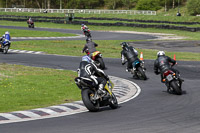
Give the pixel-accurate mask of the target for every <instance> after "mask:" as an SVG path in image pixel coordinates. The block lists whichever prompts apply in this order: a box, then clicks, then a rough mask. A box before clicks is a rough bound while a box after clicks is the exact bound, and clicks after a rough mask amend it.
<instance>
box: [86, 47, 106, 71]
mask: <svg viewBox="0 0 200 133" xmlns="http://www.w3.org/2000/svg"><path fill="white" fill-rule="evenodd" d="M85 52H86V54H87V55H89V54H90V53H89V52H88V49H87V50H86V51H85ZM91 59H92V60H93V61H94V64H95V65H96V66H97V67H98V68H100V69H102V70H104V69H105V63H104V61H103V57H102V54H101V52H100V51H95V52H93V53H92V56H91Z"/></svg>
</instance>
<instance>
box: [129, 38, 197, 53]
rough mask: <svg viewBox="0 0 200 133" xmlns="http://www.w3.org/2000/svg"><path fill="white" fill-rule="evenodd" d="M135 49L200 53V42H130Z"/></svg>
mask: <svg viewBox="0 0 200 133" xmlns="http://www.w3.org/2000/svg"><path fill="white" fill-rule="evenodd" d="M130 44H131V45H133V46H134V47H136V48H141V49H157V50H165V51H173V52H194V53H200V41H184V40H170V41H169V40H168V41H140V42H130Z"/></svg>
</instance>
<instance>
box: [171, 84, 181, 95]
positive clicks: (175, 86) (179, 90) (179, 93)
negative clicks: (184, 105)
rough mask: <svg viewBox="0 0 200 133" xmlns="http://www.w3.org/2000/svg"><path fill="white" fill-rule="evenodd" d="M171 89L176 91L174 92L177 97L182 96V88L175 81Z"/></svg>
mask: <svg viewBox="0 0 200 133" xmlns="http://www.w3.org/2000/svg"><path fill="white" fill-rule="evenodd" d="M170 87H171V88H172V89H173V90H174V92H175V93H176V94H177V95H182V90H181V88H180V87H179V86H178V84H177V82H176V81H175V80H173V81H171V82H170Z"/></svg>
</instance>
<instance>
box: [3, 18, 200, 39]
mask: <svg viewBox="0 0 200 133" xmlns="http://www.w3.org/2000/svg"><path fill="white" fill-rule="evenodd" d="M0 25H7V26H13V25H16V26H26V25H24V24H23V23H22V22H11V21H0ZM36 26H37V27H45V28H61V29H75V30H80V25H70V24H54V23H37V24H36ZM88 26H89V28H90V29H91V30H92V31H93V30H99V31H100V30H101V31H102V30H103V31H138V32H151V33H167V34H175V35H178V36H183V37H186V39H185V40H200V38H199V36H200V32H189V31H180V30H167V29H156V28H137V27H124V26H93V25H88Z"/></svg>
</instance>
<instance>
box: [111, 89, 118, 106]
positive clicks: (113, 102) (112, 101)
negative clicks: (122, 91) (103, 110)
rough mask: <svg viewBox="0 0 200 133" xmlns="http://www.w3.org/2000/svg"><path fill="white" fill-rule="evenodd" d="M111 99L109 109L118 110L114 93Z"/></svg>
mask: <svg viewBox="0 0 200 133" xmlns="http://www.w3.org/2000/svg"><path fill="white" fill-rule="evenodd" d="M111 98H112V99H111V102H110V107H111V108H112V109H116V108H118V101H117V98H116V96H115V94H114V93H112V97H111Z"/></svg>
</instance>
